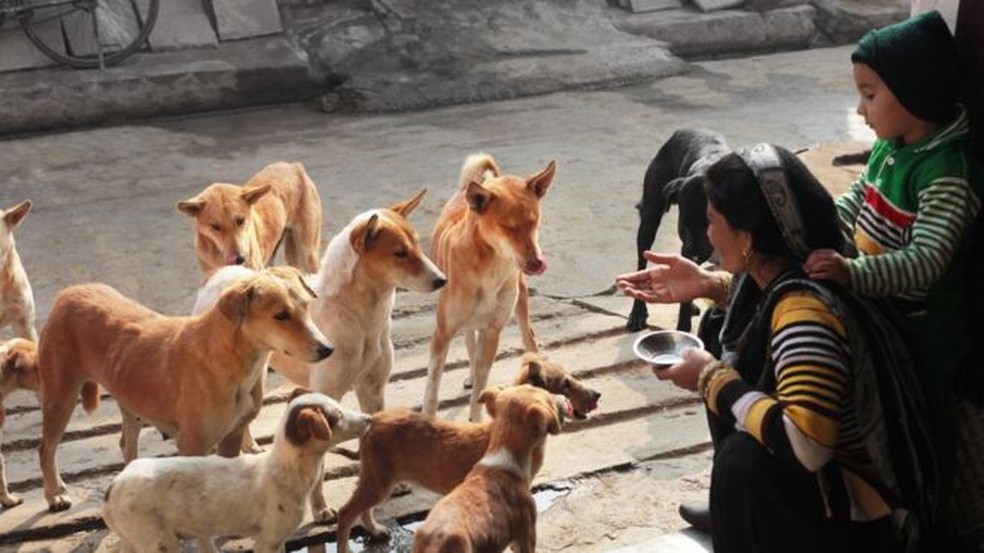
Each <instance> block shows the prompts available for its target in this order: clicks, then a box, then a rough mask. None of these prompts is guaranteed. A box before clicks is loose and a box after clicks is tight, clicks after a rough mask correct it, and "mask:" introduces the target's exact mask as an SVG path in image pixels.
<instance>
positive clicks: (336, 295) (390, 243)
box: [196, 190, 446, 522]
mask: <svg viewBox="0 0 984 553" xmlns="http://www.w3.org/2000/svg"><path fill="white" fill-rule="evenodd" d="M425 193H426V190H421V191H419V192H418V193H416V194H415V195H413V196H412V197H411V198H409V199H407V200H405V201H403V202H400V203H398V204H395V205H393V206H391V207H389V208H387V209H374V210H370V211H367V212H365V213H362V214H360V215H357V216H356V217H355V218H354V219H352V221H351V222H350V223H349V224H348V226H346V227H345V228H344V229H343V230H342V231H341V232H339V233H338V234H337V235H336V236H335V237H334V238H332V240H331V242H330V243H329V244H328V247H327V249H326V250H325V255H324V258H323V260H322V262H321V268H320V269H319V271H318V274H317V275H315V276H314V277H313V278H312V281H313V282H314V289H315V291H316V292H317V296H318V297H317V298H316V299H315V300H314V301H313V302H312V303H311V307H310V313H311V317H312V319H313V320H314V322H315V324H316V325H317V326H318V328H319V329H320V330H321V331H322V332H324V333H325V335H327V336H329V337H330V338H331V340H332V343H333V344H335V352H334V353H333V354H332V356H331V357H329V358H328V359H325V360H323V361H321V362H318V363H309V362H307V361H306V360H304V359H299V358H297V357H289V356H285V355H281V354H279V353H274V355H273V356H272V357H271V360H270V361H271V364H272V365H273V367H274V369H275V370H276V371H277V372H279V373H281V374H283V375H284V376H286V377H287V378H288V379H289V380H291V381H292V382H294V383H295V384H297V385H299V386H310V387H311V388H312V389H314V390H315V391H318V392H321V393H324V394H327V395H329V396H331V397H334V398H336V399H341V398H342V396H344V395H345V394H346V393H348V391H349V390H352V389H354V390H355V393H356V395H357V397H358V399H359V406H360V408H361V409H362V411H363V412H365V413H375V412H376V411H379V410H381V409H383V407H384V406H385V400H384V387H385V385H386V383H387V382H388V381H389V375H390V372H391V370H392V368H393V342H392V339H391V337H390V324H391V323H390V321H391V319H392V312H393V302H394V300H395V296H396V289H397V288H407V289H410V290H414V291H417V292H433V291H434V290H437V289H438V288H440V287H441V286H443V285H444V283H445V282H446V280H445V277H444V273H442V272H441V270H440V269H438V268H437V266H436V265H435V264H434V263H433V262H432V261H431V260H430V258H428V257H427V256H426V255H425V254H424V253H423V251H422V250H421V247H420V240H419V238H418V236H417V233H416V231H415V230H414V229H413V227H412V226H411V225H410V223H409V222H408V220H407V217H408V216H409V215H410V213H411V212H412V211H413V210H414V209H415V208H416V207H417V206H418V205H419V204H420V202H421V200H422V199H423V197H424V194H425ZM248 271H249V269H245V268H241V267H229V268H225V269H222V270H221V271H219V272H217V273H216V274H215V275H214V276H213V277H212V278H211V279H209V281H208V283H207V284H206V285H205V287H204V288H203V289H202V291H200V293H199V300H198V303H200V304H201V306H199V307H196V309H197V308H201V307H202V306H204V305H209V303H210V301H211V300H210V298H211V297H214V296H215V295H217V293H218V292H219V291H221V290H222V289H223V288H224V287H225V286H227V285H228V283H229V282H232V281H234V280H235V279H236V278H239V277H240V276H242V275H243V274H244V273H248ZM247 447H248V444H247ZM312 511H313V512H314V516H315V520H316V521H318V522H330V521H331V520H333V519H334V513H333V511H332V510H331V509H329V508H328V507H327V504H326V502H325V499H324V496H323V494H322V493H321V488H320V487H316V489H315V494H314V496H313V497H312Z"/></svg>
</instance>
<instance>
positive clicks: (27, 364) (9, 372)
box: [0, 338, 41, 507]
mask: <svg viewBox="0 0 984 553" xmlns="http://www.w3.org/2000/svg"><path fill="white" fill-rule="evenodd" d="M14 390H29V391H32V392H34V393H35V395H36V396H37V397H38V401H39V402H40V401H41V381H40V380H39V379H38V348H37V346H36V345H35V344H34V342H31V341H29V340H25V339H23V338H14V339H12V340H8V341H6V342H4V343H2V344H0V444H2V443H3V440H2V438H3V420H4V415H5V413H4V409H3V400H4V398H5V397H7V395H9V394H10V393H11V392H13V391H14ZM23 501H24V500H23V499H21V498H20V497H17V496H16V495H13V494H11V493H10V490H9V489H8V488H7V472H6V468H5V466H4V459H3V451H0V505H3V506H4V507H14V506H15V505H20V504H21V503H23Z"/></svg>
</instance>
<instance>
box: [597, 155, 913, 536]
mask: <svg viewBox="0 0 984 553" xmlns="http://www.w3.org/2000/svg"><path fill="white" fill-rule="evenodd" d="M705 190H706V192H707V199H708V205H707V216H708V223H709V226H708V229H707V235H708V238H709V239H710V242H711V244H712V245H713V246H714V248H715V250H716V251H717V253H718V255H719V256H720V265H721V267H722V268H723V269H724V272H712V271H707V270H705V269H703V268H700V267H698V266H697V265H695V264H694V263H692V262H690V261H688V260H686V259H683V258H681V257H679V256H667V255H659V254H653V253H651V252H649V259H650V261H652V262H653V263H655V265H654V266H652V267H650V268H648V269H646V270H643V271H638V272H635V273H629V274H625V275H622V276H619V277H618V278H617V283H618V285H619V287H620V288H622V289H623V290H624V291H625V292H626V293H627V294H628V295H629V296H632V297H633V298H638V299H642V300H644V301H647V302H660V303H675V302H681V301H687V300H692V299H694V298H697V297H704V298H710V299H712V300H714V301H715V302H717V303H718V304H719V305H723V304H727V315H726V318H725V322H724V328H723V329H722V332H721V343H722V347H723V353H722V356H721V357H722V358H721V359H720V360H718V359H715V358H714V357H713V356H712V355H711V354H710V353H707V352H706V351H702V350H689V351H687V352H686V353H685V355H684V361H683V362H681V363H679V364H677V365H673V366H671V367H660V366H656V367H654V373H655V374H656V376H657V377H658V378H660V379H661V380H670V381H672V382H673V383H674V384H676V385H677V386H680V387H683V388H686V389H689V390H696V391H697V392H699V393H700V395H701V397H702V398H703V399H704V401H705V403H706V405H707V408H708V411H709V415H708V419H709V422H710V427H711V436H712V439H713V441H714V446H715V457H714V466H713V470H712V473H711V501H710V515H711V520H712V521H713V524H712V537H713V543H714V550H715V551H716V552H717V553H728V552H731V551H734V552H743V553H748V552H771V551H776V552H780V551H782V552H788V551H797V552H798V553H802V552H804V551H818V552H819V551H842V550H843V551H853V550H857V551H886V550H888V547H889V545H890V542H891V536H890V530H891V525H890V523H889V519H890V518H891V517H890V516H889V515H891V514H892V511H893V507H897V506H898V501H897V499H898V497H897V496H895V494H894V493H893V492H896V491H897V490H894V489H889V488H890V486H886V485H885V484H884V482H882V481H880V480H881V477H882V476H884V475H885V472H884V470H882V469H883V468H884V467H878V466H873V463H872V462H871V460H870V459H872V457H873V456H872V455H871V453H872V448H871V444H870V441H871V438H870V435H869V434H867V433H866V434H865V437H864V438H862V435H861V433H860V432H859V430H858V429H859V426H860V424H859V423H862V424H863V425H864V426H865V427H867V424H868V422H869V420H868V417H869V416H870V415H869V414H867V413H864V414H862V416H861V417H860V418H859V413H858V409H857V408H856V406H857V403H858V402H857V401H856V400H855V398H856V397H857V396H856V390H857V388H858V387H859V386H869V385H871V386H875V387H876V388H877V385H875V384H872V382H873V381H870V380H869V379H868V375H873V374H875V371H874V370H868V369H869V368H870V364H871V363H872V361H873V358H875V357H877V355H873V354H872V352H871V351H870V349H869V348H868V345H866V344H865V343H863V342H862V341H859V340H858V337H859V335H861V334H864V333H863V332H861V331H860V329H858V328H854V327H853V326H851V325H853V324H856V323H855V320H854V318H853V317H852V316H850V309H849V308H847V307H845V306H846V305H848V304H845V303H844V302H842V301H841V300H840V299H839V298H842V297H843V296H844V295H845V294H846V293H845V292H843V291H841V290H839V289H836V287H835V286H833V285H831V286H823V285H821V284H818V283H816V282H814V281H810V280H808V279H807V277H806V275H805V274H804V272H803V270H802V268H801V265H802V263H803V260H805V259H806V257H807V256H808V255H809V253H810V251H812V250H814V249H818V248H829V249H833V250H838V251H844V252H845V253H847V252H846V250H847V248H848V247H849V246H848V244H847V243H846V242H845V240H844V237H843V234H842V232H841V230H840V227H839V225H838V219H837V214H836V209H835V207H834V203H833V200H832V198H831V197H830V195H829V194H828V193H827V192H826V191H825V190H824V188H823V186H822V185H820V183H819V182H817V180H816V179H815V178H814V177H813V175H812V174H810V172H809V170H808V169H807V168H806V167H805V166H804V165H803V164H802V162H800V161H799V159H797V158H796V156H794V155H793V154H791V153H790V152H789V151H787V150H785V149H782V148H778V147H774V146H771V145H768V144H759V145H757V146H755V147H754V148H752V149H750V150H739V151H738V152H735V153H732V154H728V155H726V156H724V157H723V158H722V159H721V160H719V161H718V162H717V163H715V164H714V165H713V166H711V167H710V168H709V169H708V170H707V174H706V180H705ZM731 275H735V277H734V278H733V279H732V278H731ZM851 301H857V300H851ZM851 305H854V304H851ZM877 354H881V352H880V351H878V352H877ZM892 359H893V360H895V359H896V358H895V357H892ZM859 367H860V370H864V371H866V372H860V373H859V372H858V371H859ZM893 370H894V369H893ZM859 375H860V376H859ZM893 378H894V377H893ZM859 380H860V381H859ZM879 394H880V392H878V391H875V392H874V393H873V394H872V395H873V396H878V395H879ZM872 401H880V400H879V398H878V397H872ZM889 403H891V401H890V402H889ZM878 418H879V419H880V418H881V417H878ZM877 423H878V424H881V422H880V420H879V421H877ZM877 431H878V432H880V433H884V428H883V427H879V429H878V430H877ZM920 435H921V434H920Z"/></svg>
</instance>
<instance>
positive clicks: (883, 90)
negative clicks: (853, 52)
mask: <svg viewBox="0 0 984 553" xmlns="http://www.w3.org/2000/svg"><path fill="white" fill-rule="evenodd" d="M854 84H855V86H856V87H857V89H858V115H860V116H861V117H864V122H865V123H866V124H867V125H868V126H869V127H871V130H873V131H875V135H876V136H878V138H881V139H884V140H890V139H895V138H901V139H902V141H903V142H904V143H906V144H911V143H913V142H915V141H916V140H918V139H919V138H922V133H923V132H924V128H925V123H926V122H925V121H923V120H922V119H919V118H918V117H916V116H914V115H912V114H911V113H909V110H907V109H905V107H903V106H902V104H901V103H900V102H899V100H898V98H896V97H895V94H892V91H891V89H889V88H888V86H887V85H886V84H885V81H883V80H882V79H881V77H879V76H878V73H875V70H874V69H872V68H871V67H869V66H867V65H865V64H863V63H855V64H854Z"/></svg>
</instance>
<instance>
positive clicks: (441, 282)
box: [434, 277, 448, 290]
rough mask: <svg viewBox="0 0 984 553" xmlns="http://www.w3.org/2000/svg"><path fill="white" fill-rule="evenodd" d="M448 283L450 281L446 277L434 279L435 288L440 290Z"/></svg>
mask: <svg viewBox="0 0 984 553" xmlns="http://www.w3.org/2000/svg"><path fill="white" fill-rule="evenodd" d="M447 283H448V279H446V278H444V277H437V278H435V279H434V289H435V290H440V289H441V288H442V287H443V286H444V285H445V284H447Z"/></svg>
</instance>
